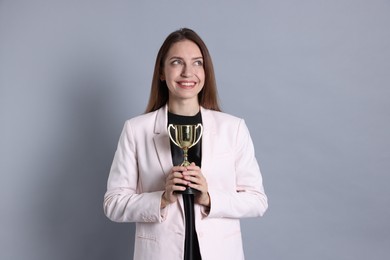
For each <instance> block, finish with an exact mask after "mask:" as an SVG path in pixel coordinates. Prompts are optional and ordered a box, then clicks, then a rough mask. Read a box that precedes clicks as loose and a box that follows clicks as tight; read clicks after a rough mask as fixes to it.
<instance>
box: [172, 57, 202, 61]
mask: <svg viewBox="0 0 390 260" xmlns="http://www.w3.org/2000/svg"><path fill="white" fill-rule="evenodd" d="M173 59H180V60H183V58H182V57H179V56H173V57H171V58H169V60H173ZM200 59H202V60H203V57H202V56H200V57H194V58H192V59H191V60H200Z"/></svg>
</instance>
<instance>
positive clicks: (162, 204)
mask: <svg viewBox="0 0 390 260" xmlns="http://www.w3.org/2000/svg"><path fill="white" fill-rule="evenodd" d="M168 204H169V202H168V200H167V199H166V198H165V192H164V193H163V194H162V196H161V204H160V208H162V209H163V208H165V207H166V206H167V205H168Z"/></svg>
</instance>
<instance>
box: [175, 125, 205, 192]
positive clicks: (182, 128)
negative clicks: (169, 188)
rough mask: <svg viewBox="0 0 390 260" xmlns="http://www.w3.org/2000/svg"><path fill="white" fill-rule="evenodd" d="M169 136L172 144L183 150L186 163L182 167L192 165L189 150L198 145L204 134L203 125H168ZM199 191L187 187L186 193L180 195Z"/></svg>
mask: <svg viewBox="0 0 390 260" xmlns="http://www.w3.org/2000/svg"><path fill="white" fill-rule="evenodd" d="M198 128H199V129H200V133H199V135H198V136H197V131H196V130H197V129H198ZM171 129H173V130H174V132H175V138H173V136H172V134H171ZM168 134H169V138H170V139H171V140H172V142H173V143H174V144H175V145H177V146H178V147H179V148H181V149H183V153H184V161H183V162H182V164H181V166H188V165H190V164H191V163H190V162H189V161H188V149H190V148H191V147H193V146H194V145H196V144H197V143H198V142H199V140H200V138H201V137H202V134H203V127H202V124H197V125H173V124H169V125H168ZM196 192H197V190H195V189H192V188H191V187H187V188H186V189H185V190H184V191H180V192H178V193H181V194H196Z"/></svg>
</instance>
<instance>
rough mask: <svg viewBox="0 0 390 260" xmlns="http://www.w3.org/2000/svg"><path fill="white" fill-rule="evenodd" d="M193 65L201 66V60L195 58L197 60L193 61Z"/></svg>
mask: <svg viewBox="0 0 390 260" xmlns="http://www.w3.org/2000/svg"><path fill="white" fill-rule="evenodd" d="M195 65H196V66H203V61H201V60H197V61H195Z"/></svg>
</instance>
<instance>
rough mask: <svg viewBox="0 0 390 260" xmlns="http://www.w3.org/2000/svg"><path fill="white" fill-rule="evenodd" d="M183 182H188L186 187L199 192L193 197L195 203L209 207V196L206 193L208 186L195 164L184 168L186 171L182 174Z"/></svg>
mask: <svg viewBox="0 0 390 260" xmlns="http://www.w3.org/2000/svg"><path fill="white" fill-rule="evenodd" d="M182 175H183V178H184V180H185V181H188V186H189V187H191V188H193V189H196V190H198V191H199V193H198V194H196V195H195V203H198V204H200V205H203V206H206V207H210V196H209V192H208V186H207V181H206V178H205V177H204V176H203V174H202V171H201V169H200V168H199V166H196V165H195V163H191V165H189V166H187V167H186V171H183V172H182Z"/></svg>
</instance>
